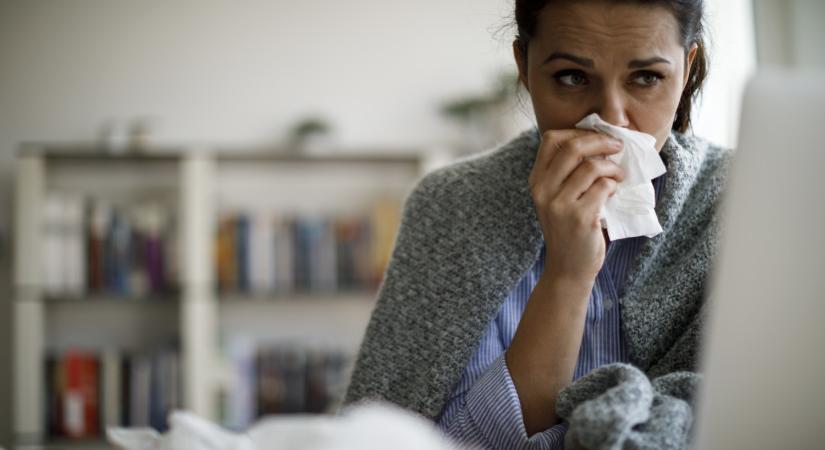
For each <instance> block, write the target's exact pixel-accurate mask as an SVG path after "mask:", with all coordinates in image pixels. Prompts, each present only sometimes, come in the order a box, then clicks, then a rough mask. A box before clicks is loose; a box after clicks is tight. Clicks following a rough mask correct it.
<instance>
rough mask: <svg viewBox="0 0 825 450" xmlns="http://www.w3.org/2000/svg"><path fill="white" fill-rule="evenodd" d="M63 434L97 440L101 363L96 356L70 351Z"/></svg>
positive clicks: (67, 355)
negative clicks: (99, 368) (99, 366)
mask: <svg viewBox="0 0 825 450" xmlns="http://www.w3.org/2000/svg"><path fill="white" fill-rule="evenodd" d="M65 371H66V372H65V376H66V384H65V386H64V388H65V389H64V391H63V395H62V397H63V401H62V404H63V408H62V409H63V434H65V435H66V436H68V437H72V438H85V437H95V436H97V434H98V431H99V426H98V424H99V422H100V416H99V414H98V411H99V407H98V398H99V393H98V363H97V360H96V359H95V356H94V355H91V354H84V353H80V352H76V351H69V352H68V353H67V354H66V357H65Z"/></svg>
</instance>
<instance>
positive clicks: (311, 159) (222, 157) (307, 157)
mask: <svg viewBox="0 0 825 450" xmlns="http://www.w3.org/2000/svg"><path fill="white" fill-rule="evenodd" d="M216 156H217V160H218V161H219V162H253V163H260V162H272V163H336V164H404V165H418V164H420V162H421V160H422V157H421V156H420V155H418V154H415V153H399V154H389V153H363V152H360V153H354V152H340V153H329V154H322V155H311V154H300V153H299V154H290V153H274V152H240V151H239V152H236V153H232V152H222V153H218V154H217V155H216Z"/></svg>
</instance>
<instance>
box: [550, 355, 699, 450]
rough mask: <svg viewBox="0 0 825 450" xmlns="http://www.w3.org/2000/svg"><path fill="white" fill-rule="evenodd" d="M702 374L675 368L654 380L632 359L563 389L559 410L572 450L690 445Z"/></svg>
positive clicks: (665, 448) (654, 449) (633, 449)
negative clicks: (633, 362)
mask: <svg viewBox="0 0 825 450" xmlns="http://www.w3.org/2000/svg"><path fill="white" fill-rule="evenodd" d="M700 381H701V375H699V374H696V373H693V372H673V373H670V374H667V375H664V376H661V377H658V378H656V379H654V380H653V381H650V380H649V379H648V377H647V376H646V375H645V374H644V372H642V371H641V370H639V369H638V368H636V367H633V366H631V365H629V364H609V365H606V366H602V367H600V368H598V369H597V370H594V371H592V372H590V373H589V374H587V375H585V376H584V377H582V378H580V379H579V380H577V381H576V382H575V383H574V384H572V385H571V386H569V387H568V388H566V389H564V390H562V391H561V392H560V393H559V397H558V399H557V400H556V414H557V415H558V416H559V417H561V418H563V419H565V420H566V421H567V422H568V424H569V428H568V431H567V434H566V436H565V448H566V449H568V450H578V449H590V450H620V449H627V450H671V449H683V448H687V447H688V446H689V445H690V443H691V431H692V426H693V409H692V404H693V397H694V393H695V392H696V389H697V387H698V385H699V382H700Z"/></svg>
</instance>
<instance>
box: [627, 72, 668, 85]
mask: <svg viewBox="0 0 825 450" xmlns="http://www.w3.org/2000/svg"><path fill="white" fill-rule="evenodd" d="M662 79H664V76H662V75H661V74H659V73H656V72H640V73H639V74H638V75H637V76H636V77H635V78H633V82H634V83H636V84H638V85H640V86H644V87H648V86H654V85H656V84H657V83H658V82H659V81H661V80H662Z"/></svg>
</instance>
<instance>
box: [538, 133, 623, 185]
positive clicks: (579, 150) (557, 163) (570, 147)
mask: <svg viewBox="0 0 825 450" xmlns="http://www.w3.org/2000/svg"><path fill="white" fill-rule="evenodd" d="M621 149H622V142H621V141H619V140H617V139H613V138H611V137H609V136H606V135H603V134H589V135H587V136H581V137H578V138H575V139H569V140H567V141H565V142H563V143H561V144H560V145H559V151H558V153H557V154H556V155H555V156H554V157H553V159H552V161H550V166H549V167H548V168H547V171H548V173H552V176H553V177H554V178H558V179H560V180H562V182H564V180H566V179H567V177H569V176H570V174H571V173H572V172H573V171H574V170H575V169H576V167H578V166H579V164H580V163H581V162H582V161H584V160H587V159H589V158H598V157H601V156H603V155H612V154H615V153H618V152H620V151H621Z"/></svg>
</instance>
